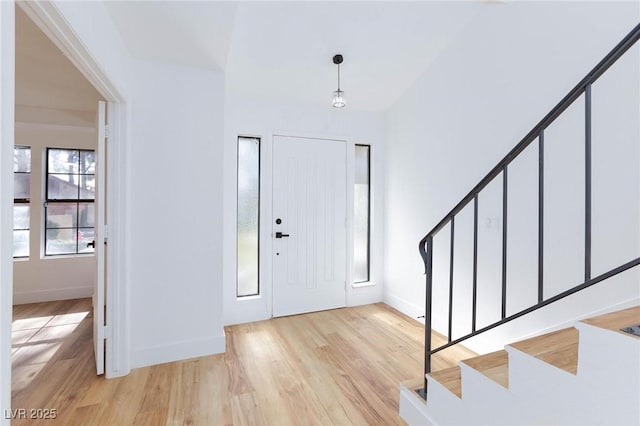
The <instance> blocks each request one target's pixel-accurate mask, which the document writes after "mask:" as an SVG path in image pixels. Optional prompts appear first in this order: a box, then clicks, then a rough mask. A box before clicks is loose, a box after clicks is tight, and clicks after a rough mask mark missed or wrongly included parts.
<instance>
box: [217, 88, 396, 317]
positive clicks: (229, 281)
mask: <svg viewBox="0 0 640 426" xmlns="http://www.w3.org/2000/svg"><path fill="white" fill-rule="evenodd" d="M329 95H330V94H328V95H327V96H329ZM329 100H330V98H329V97H327V105H326V107H318V106H309V105H301V104H294V103H289V104H288V103H284V102H282V101H276V100H271V99H264V98H254V97H248V96H244V95H238V94H232V93H228V94H227V100H226V104H225V141H224V145H225V146H224V182H225V184H224V261H223V264H224V266H223V270H224V309H225V324H237V323H241V322H247V321H257V320H264V319H268V318H271V287H272V283H271V243H272V237H271V231H272V228H271V226H270V224H271V223H272V222H273V220H272V219H273V218H272V217H271V214H270V212H271V199H270V190H271V164H272V163H271V159H272V157H271V146H272V136H273V135H274V134H279V135H288V136H302V137H305V136H306V137H321V138H328V139H338V140H346V141H347V142H348V144H350V145H352V144H354V143H363V144H369V145H371V158H372V160H371V161H372V165H371V173H372V236H371V242H372V251H371V260H370V262H371V284H373V285H372V286H367V287H359V288H356V287H353V286H352V285H349V284H347V293H346V297H347V306H355V305H359V304H365V303H374V302H379V301H381V300H382V287H383V286H382V274H383V271H382V269H383V260H382V246H383V241H382V231H383V222H382V206H383V204H382V203H383V191H382V189H383V186H382V182H383V176H384V168H383V164H384V163H383V160H384V155H385V154H384V145H383V142H384V117H383V115H382V114H379V113H370V112H358V111H352V110H349V108H348V107H347V108H345V109H344V110H336V109H334V108H332V107H331V106H330V104H329ZM238 136H258V137H260V138H261V144H262V152H261V155H262V157H261V174H262V176H261V185H262V187H261V223H262V224H263V226H262V227H261V235H260V253H261V263H260V283H261V288H262V294H261V296H260V297H257V298H242V299H238V298H237V297H236V253H237V250H236V214H237V210H236V205H237V202H236V200H237V138H238ZM348 152H349V153H350V154H349V155H350V156H349V157H348V161H349V158H350V159H351V161H353V151H352V150H349V151H348ZM348 180H349V177H348ZM351 180H353V176H351ZM349 190H351V192H352V189H351V188H349ZM347 199H348V200H349V199H352V196H351V198H349V195H348V196H347ZM347 205H350V204H349V201H348V202H347ZM348 221H349V219H348ZM264 224H266V226H265V225H264ZM348 226H350V225H348ZM348 229H350V228H349V227H348ZM347 262H348V264H349V257H347ZM347 276H350V274H348V275H347Z"/></svg>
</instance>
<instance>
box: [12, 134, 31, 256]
mask: <svg viewBox="0 0 640 426" xmlns="http://www.w3.org/2000/svg"><path fill="white" fill-rule="evenodd" d="M13 192H14V195H13V257H28V256H29V228H30V227H29V219H30V217H31V215H30V206H29V202H30V200H31V148H29V147H28V146H15V147H14V148H13Z"/></svg>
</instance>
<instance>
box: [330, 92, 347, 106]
mask: <svg viewBox="0 0 640 426" xmlns="http://www.w3.org/2000/svg"><path fill="white" fill-rule="evenodd" d="M345 106H347V102H346V101H345V100H344V92H343V91H342V90H340V89H338V90H336V91H335V92H333V107H334V108H344V107H345Z"/></svg>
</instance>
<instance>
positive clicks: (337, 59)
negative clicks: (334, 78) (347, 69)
mask: <svg viewBox="0 0 640 426" xmlns="http://www.w3.org/2000/svg"><path fill="white" fill-rule="evenodd" d="M342 61H343V58H342V55H334V57H333V63H334V64H336V65H337V66H338V90H336V91H335V92H333V101H332V105H333V107H334V108H344V107H345V106H347V101H346V99H345V97H344V91H343V90H340V64H341V63H342Z"/></svg>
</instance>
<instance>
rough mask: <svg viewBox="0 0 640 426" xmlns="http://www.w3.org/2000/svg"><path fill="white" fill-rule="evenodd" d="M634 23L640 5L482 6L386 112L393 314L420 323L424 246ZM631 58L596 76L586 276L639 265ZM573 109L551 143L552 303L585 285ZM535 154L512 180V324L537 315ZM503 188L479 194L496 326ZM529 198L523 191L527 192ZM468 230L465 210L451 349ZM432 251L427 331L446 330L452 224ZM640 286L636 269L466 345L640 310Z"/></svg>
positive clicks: (484, 264)
mask: <svg viewBox="0 0 640 426" xmlns="http://www.w3.org/2000/svg"><path fill="white" fill-rule="evenodd" d="M639 16H640V7H639V6H638V4H637V3H623V4H619V3H612V2H606V3H604V2H601V3H594V2H581V3H569V2H539V3H533V2H529V3H520V2H513V3H507V4H500V5H493V6H492V7H486V8H484V10H483V11H482V12H481V13H480V14H479V15H478V16H477V17H476V18H475V19H474V20H473V21H472V22H471V23H470V24H469V25H468V26H467V28H466V29H465V30H464V31H463V32H462V33H461V34H460V36H459V38H458V39H457V41H455V42H453V43H452V44H451V45H450V47H449V48H448V49H447V50H446V51H445V52H444V53H443V54H442V55H441V56H440V57H439V58H438V59H437V60H436V61H435V63H434V64H433V65H432V66H431V67H430V68H429V69H428V70H427V71H426V72H425V74H423V75H422V77H421V78H420V79H419V80H418V81H417V82H416V83H415V84H414V85H413V87H412V88H411V89H410V90H408V91H407V92H406V93H405V94H404V95H403V96H402V97H401V98H400V100H399V101H398V102H397V103H396V104H395V105H394V106H393V108H391V110H390V111H389V112H388V115H387V138H386V144H387V155H386V160H387V163H386V174H385V205H384V207H385V213H386V215H385V262H386V263H385V301H386V302H387V303H389V304H391V305H392V306H395V307H396V308H398V309H400V310H402V311H404V312H405V313H407V314H409V315H412V316H417V315H420V314H422V313H423V312H424V302H423V300H424V276H423V275H422V274H423V264H422V260H421V258H420V257H419V255H418V251H417V243H418V241H419V240H420V238H422V237H423V236H424V235H425V234H426V233H427V232H428V231H429V230H430V229H431V228H432V227H433V226H434V225H435V224H436V223H437V222H438V221H439V220H440V219H441V218H442V217H443V216H444V215H445V214H446V213H447V212H448V211H449V210H451V209H452V208H453V206H454V205H455V204H456V203H457V202H458V201H459V200H460V199H461V198H462V197H463V196H464V195H466V193H467V192H468V191H469V190H470V189H471V188H472V187H473V186H474V185H475V184H476V183H477V182H478V181H479V180H480V179H481V178H482V177H483V176H484V175H485V174H486V173H487V172H488V171H489V170H490V169H491V168H492V167H493V166H494V165H495V164H496V163H497V162H498V161H499V160H500V159H501V158H502V157H503V156H504V155H505V154H506V153H507V152H508V151H509V150H510V149H511V148H512V147H513V146H514V145H515V144H516V143H517V142H519V141H520V139H521V138H522V137H524V135H525V134H526V133H527V132H528V131H529V130H531V128H533V127H534V125H535V124H537V122H538V121H539V120H540V119H541V118H542V117H543V116H544V115H545V114H546V113H547V112H548V111H549V110H550V109H551V108H552V107H553V106H554V105H555V104H556V103H557V102H558V101H559V100H560V99H561V98H562V97H563V96H564V95H565V94H566V93H568V92H569V90H570V89H571V88H572V87H573V86H574V85H575V84H576V83H577V82H578V81H580V80H581V79H582V78H583V77H584V76H585V75H586V74H587V72H588V71H590V69H591V68H592V67H593V66H594V65H595V64H596V63H597V62H598V61H599V60H600V59H602V58H603V57H604V56H605V54H606V53H608V51H609V50H611V49H612V48H613V46H615V44H616V43H618V42H619V41H620V40H621V39H622V38H623V37H624V36H625V35H626V34H627V33H628V32H629V31H630V30H631V29H632V28H633V27H634V26H635V25H636V24H637V22H638V17H639ZM638 50H639V49H638V47H636V50H635V52H634V53H633V54H632V55H634V56H630V57H629V58H626V59H625V63H624V64H621V65H620V66H619V67H617V69H616V70H613V69H612V70H611V73H614V72H615V73H616V75H615V76H614V75H613V74H611V77H606V79H605V78H603V80H602V81H599V82H598V83H597V84H596V85H594V89H593V91H594V96H593V102H594V103H593V113H594V122H593V123H594V128H593V155H594V160H593V161H594V164H593V185H594V187H593V203H594V205H593V247H594V248H593V275H594V276H595V275H597V274H600V273H602V272H604V271H606V270H608V269H611V268H613V267H615V266H618V265H619V264H621V263H623V262H625V261H628V260H630V259H632V258H634V257H637V256H638V255H640V223H639V222H640V220H639V218H640V199H639V197H638V190H639V187H640V174H639V173H640V172H639V170H640V168H639V164H638V154H639V150H640V148H639V146H638V145H639V144H638V141H639V140H640V136H639V133H640V131H639V129H638V117H639V116H640V115H639V114H640V111H638V108H639V105H640V103H639V99H640V94H639V91H640V82H639V81H638V75H639V71H640V70H639V69H638V65H639V61H638ZM623 81H624V83H621V82H623ZM604 86H607V87H606V88H605V87H604ZM596 93H597V96H596ZM605 93H607V94H606V95H605ZM576 108H577V109H576ZM580 108H584V107H583V106H582V107H581V106H579V105H577V106H576V107H575V108H572V110H573V111H568V112H567V113H566V114H565V115H563V116H562V117H561V118H560V119H559V120H558V121H557V122H556V123H554V124H553V125H552V126H551V127H550V128H549V129H548V131H547V135H546V155H545V160H546V171H545V173H546V175H545V185H546V187H545V189H546V192H545V212H546V215H545V220H546V223H545V226H546V227H545V283H546V284H545V285H546V286H547V295H553V294H555V293H558V292H559V291H561V290H563V289H565V288H568V287H571V286H573V285H576V284H579V283H580V282H582V281H581V279H582V275H581V273H582V271H583V268H584V266H583V263H582V259H583V251H584V248H583V247H584V243H583V229H584V219H583V214H584V213H583V205H584V195H583V194H584V189H582V188H583V185H584V183H583V182H584V177H583V176H584V168H583V164H584V160H583V152H584V151H583V148H582V146H581V145H580V137H581V136H580V134H581V132H582V133H583V132H584V130H583V129H584V124H583V122H582V121H581V120H582V117H583V114H582V112H581V110H580ZM596 114H597V115H596ZM535 149H537V145H533V146H532V149H530V150H529V151H526V152H525V153H524V154H523V156H522V157H521V158H519V159H518V160H516V162H515V163H513V165H512V167H511V168H510V173H509V184H510V185H509V201H508V203H509V209H510V210H509V225H508V230H509V237H508V238H509V239H508V259H509V261H508V275H507V276H508V289H507V314H510V313H514V312H516V311H517V310H519V309H522V308H523V307H526V306H527V305H528V304H530V303H535V297H536V293H535V285H536V280H537V263H536V262H537V215H536V213H537V152H535ZM572 150H575V152H574V151H572ZM501 185H502V181H501V179H499V180H498V181H496V182H493V183H492V184H491V185H490V186H489V187H488V188H487V189H486V190H485V192H483V193H482V194H481V196H480V208H479V240H480V241H479V266H478V286H479V287H478V288H479V292H480V293H479V296H478V303H479V308H478V309H479V312H478V321H479V324H478V325H479V326H481V325H486V324H487V323H489V322H490V321H493V320H496V319H499V318H498V316H499V312H500V311H499V305H498V303H499V300H500V279H501V278H500V277H501V275H500V273H501V271H500V265H501V264H500V256H501V237H502V232H501V231H502V228H501V227H502V217H501V216H502V213H501V211H502V205H501V197H502V192H501V191H502V187H501ZM525 188H528V191H530V192H526V193H523V192H521V190H522V189H525ZM574 215H575V216H574ZM472 218H473V210H472V206H471V207H470V208H467V209H465V210H464V211H463V212H462V213H461V214H460V215H459V216H458V217H457V218H456V219H457V220H456V241H455V246H456V252H455V257H456V261H455V269H454V281H455V286H456V287H455V288H456V290H455V294H454V326H453V329H454V337H455V336H459V335H461V334H463V333H464V332H467V331H469V328H470V306H471V258H472V257H471V253H472V251H471V249H472V229H473V227H472V226H473V225H472ZM465 231H466V232H465ZM434 244H435V250H434V269H435V271H434V279H435V280H436V282H435V284H434V297H435V298H436V299H435V300H436V301H435V302H434V325H435V327H436V329H437V330H439V331H441V332H446V323H445V322H444V320H445V319H446V317H447V315H448V307H447V300H448V299H447V297H448V280H449V272H448V260H449V227H448V226H447V227H445V229H444V230H443V231H442V232H441V234H439V235H438V236H437V237H436V239H435V243H434ZM639 277H640V275H639V274H638V271H630V272H627V273H625V274H624V275H621V276H619V277H616V278H615V279H612V280H611V281H609V282H607V283H603V284H599V285H597V286H595V287H593V288H591V289H589V290H586V291H585V292H583V293H581V294H579V295H575V296H573V297H572V298H570V299H569V300H567V301H566V303H565V302H563V303H560V304H559V305H557V306H552V307H548V308H544V309H543V310H542V311H540V313H539V315H534V316H531V317H528V318H526V319H523V320H518V321H516V322H514V323H512V324H511V325H510V326H507V327H504V329H503V330H504V332H502V331H501V332H500V334H501V335H498V333H496V334H495V335H494V336H488V338H486V339H482V341H476V342H468V344H469V346H471V347H472V348H474V349H476V350H479V351H485V350H490V349H492V348H496V347H501V346H502V345H503V344H504V343H506V342H507V340H506V339H508V340H511V339H513V338H516V337H518V336H521V335H523V334H527V333H531V332H533V331H535V330H539V329H541V328H546V327H552V326H554V325H557V324H560V323H563V322H564V321H566V320H569V319H572V318H573V319H575V317H578V316H581V315H586V314H588V313H591V312H594V311H598V310H601V309H604V308H608V307H613V306H622V305H625V304H629V303H633V301H634V300H635V301H636V302H637V301H638V299H639V298H640V289H639V288H638V284H637V282H638V278H639ZM532 287H533V288H532ZM480 304H482V306H480Z"/></svg>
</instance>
